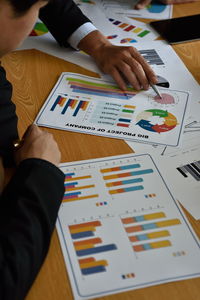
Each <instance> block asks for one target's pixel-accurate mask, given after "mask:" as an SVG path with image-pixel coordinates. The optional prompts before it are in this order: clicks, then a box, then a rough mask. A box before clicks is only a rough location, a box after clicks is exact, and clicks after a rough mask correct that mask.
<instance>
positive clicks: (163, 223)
mask: <svg viewBox="0 0 200 300" xmlns="http://www.w3.org/2000/svg"><path fill="white" fill-rule="evenodd" d="M179 224H181V222H180V220H179V219H171V220H165V221H160V222H155V223H148V224H143V225H137V226H130V227H126V228H125V230H126V232H127V233H133V232H138V231H143V230H150V229H157V228H162V227H168V226H174V225H179Z"/></svg>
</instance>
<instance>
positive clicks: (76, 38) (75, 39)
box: [67, 22, 97, 50]
mask: <svg viewBox="0 0 200 300" xmlns="http://www.w3.org/2000/svg"><path fill="white" fill-rule="evenodd" d="M94 30H97V29H96V27H95V26H94V25H93V24H92V23H90V22H87V23H85V24H83V25H81V26H80V27H79V28H78V29H76V30H75V31H74V32H73V33H72V35H70V37H69V38H68V40H67V42H68V43H69V44H70V46H71V47H73V48H74V49H76V50H78V48H77V46H78V44H79V42H80V41H81V40H82V39H83V38H84V37H85V36H86V35H88V34H89V33H90V32H92V31H94Z"/></svg>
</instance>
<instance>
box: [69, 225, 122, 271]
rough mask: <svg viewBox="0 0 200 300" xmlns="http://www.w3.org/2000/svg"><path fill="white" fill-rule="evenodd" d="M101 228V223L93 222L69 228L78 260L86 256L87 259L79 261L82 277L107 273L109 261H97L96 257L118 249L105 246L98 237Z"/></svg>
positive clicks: (108, 245)
mask: <svg viewBox="0 0 200 300" xmlns="http://www.w3.org/2000/svg"><path fill="white" fill-rule="evenodd" d="M101 226H102V223H101V221H92V222H86V223H81V224H76V225H71V226H69V231H70V234H71V238H72V240H73V245H74V249H75V252H76V256H77V257H78V258H79V257H85V256H86V257H85V258H80V259H78V262H79V265H80V269H81V273H82V275H91V274H95V273H99V272H105V271H106V266H108V261H107V260H105V259H101V260H97V259H96V258H95V257H94V255H96V254H99V253H106V252H108V251H113V250H116V249H117V246H116V245H115V244H104V243H103V241H102V239H101V238H100V237H99V236H97V235H98V233H96V230H97V228H98V227H101ZM88 237H89V238H88ZM91 237H92V238H91ZM88 255H89V257H88ZM90 255H93V256H90Z"/></svg>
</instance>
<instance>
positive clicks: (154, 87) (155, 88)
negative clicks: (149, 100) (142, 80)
mask: <svg viewBox="0 0 200 300" xmlns="http://www.w3.org/2000/svg"><path fill="white" fill-rule="evenodd" d="M149 84H150V86H151V87H152V89H153V90H154V92H155V93H156V94H157V96H158V97H159V98H160V99H162V95H161V93H160V92H159V90H158V88H157V87H156V86H155V85H153V84H152V83H149Z"/></svg>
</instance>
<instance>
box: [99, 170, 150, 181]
mask: <svg viewBox="0 0 200 300" xmlns="http://www.w3.org/2000/svg"><path fill="white" fill-rule="evenodd" d="M150 173H153V170H152V169H146V170H140V171H135V172H127V173H119V174H113V175H108V176H103V179H104V180H110V179H115V178H122V177H129V176H136V175H145V174H150Z"/></svg>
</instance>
